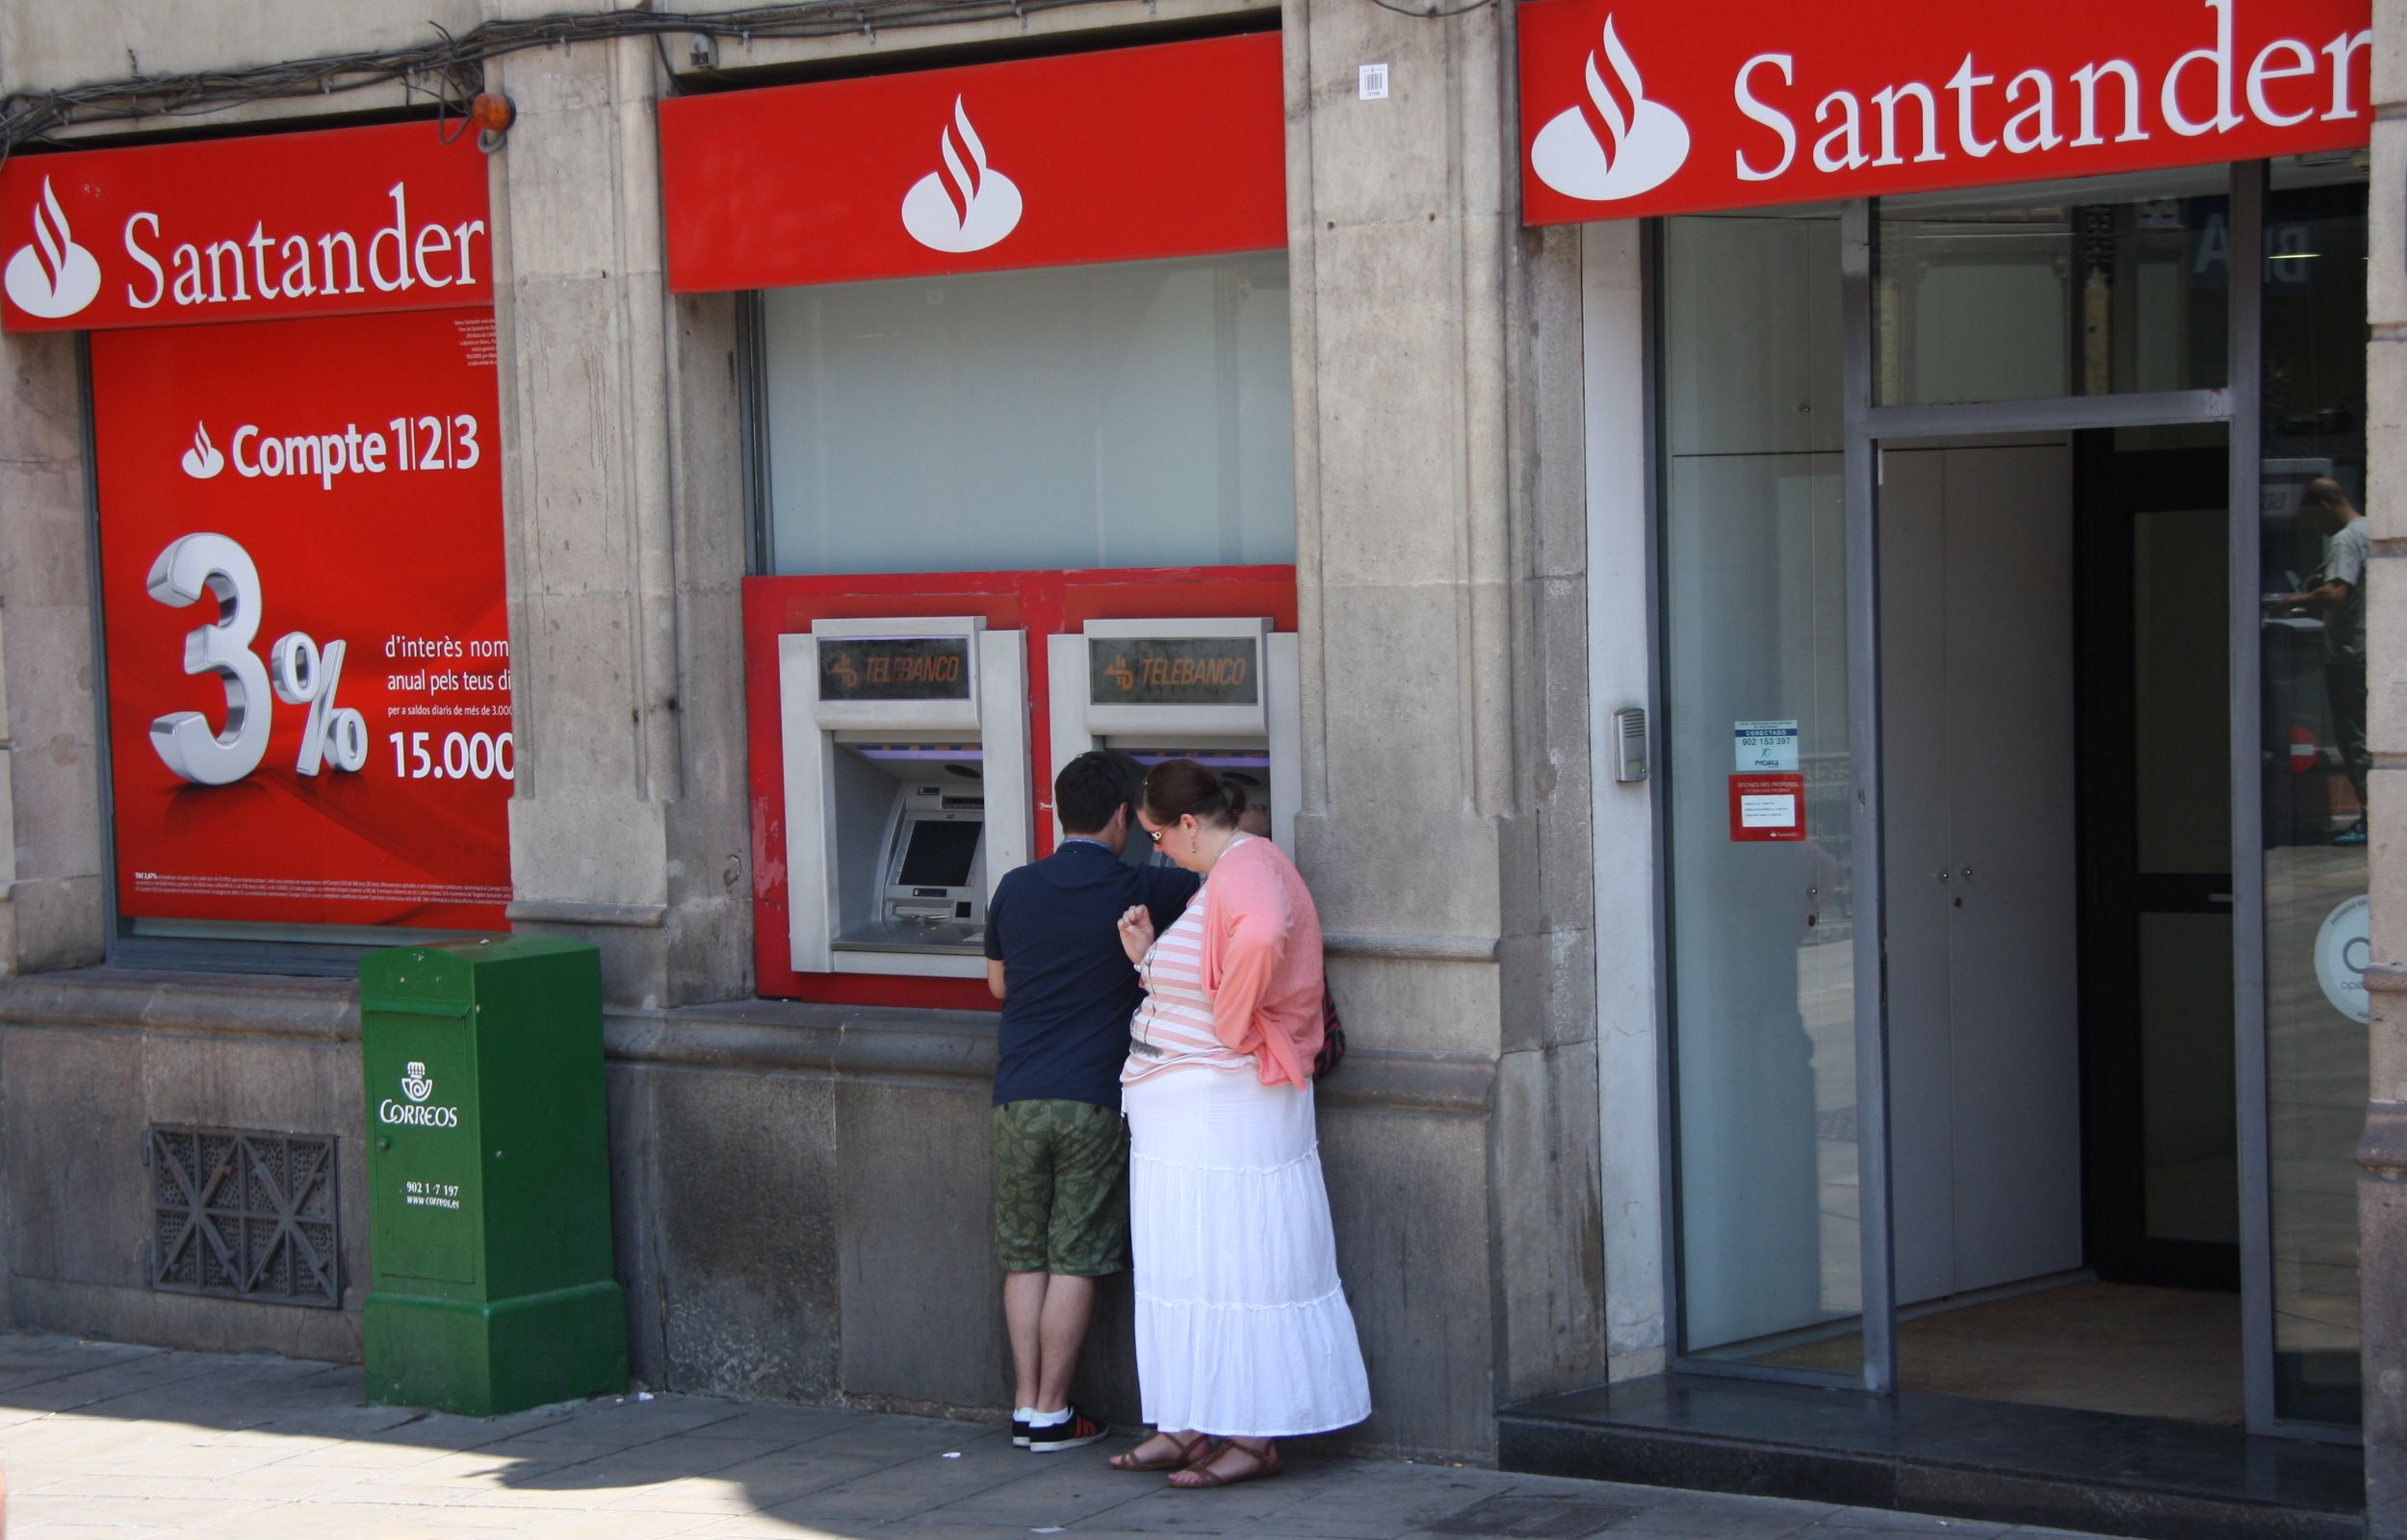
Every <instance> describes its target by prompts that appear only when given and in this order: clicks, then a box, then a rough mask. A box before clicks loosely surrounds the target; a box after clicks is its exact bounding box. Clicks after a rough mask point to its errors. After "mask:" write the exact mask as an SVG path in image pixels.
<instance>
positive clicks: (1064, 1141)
mask: <svg viewBox="0 0 2407 1540" xmlns="http://www.w3.org/2000/svg"><path fill="white" fill-rule="evenodd" d="M1140 780H1141V772H1140V771H1139V769H1138V767H1137V764H1136V762H1135V761H1134V760H1132V759H1130V758H1129V757H1127V756H1126V755H1123V754H1117V753H1113V752H1111V751H1108V750H1100V749H1099V750H1095V751H1092V752H1090V753H1087V754H1082V755H1079V756H1078V757H1076V758H1074V759H1073V760H1071V761H1070V762H1069V763H1068V764H1065V765H1063V766H1062V767H1061V773H1060V774H1059V775H1057V776H1055V777H1054V778H1053V816H1054V820H1055V825H1056V827H1057V828H1059V829H1060V831H1061V841H1060V843H1059V844H1058V845H1057V846H1056V847H1055V848H1054V850H1053V853H1052V854H1051V855H1049V856H1048V857H1046V858H1045V859H1044V860H1038V861H1033V862H1031V863H1029V864H1028V865H1025V866H1021V867H1017V868H1015V869H1014V870H1012V871H1010V872H1007V873H1005V874H1004V876H1003V879H1002V881H1001V883H1000V884H998V885H997V886H996V889H995V897H994V900H993V902H992V903H991V904H990V905H989V906H988V908H987V915H986V958H987V963H986V981H987V986H988V988H991V989H993V990H994V992H995V998H996V999H997V1000H1000V1001H1001V1002H1002V1003H1003V1010H1002V1015H1001V1018H1000V1020H999V1021H998V1022H997V1024H996V1035H997V1053H996V1069H995V1111H994V1125H995V1250H996V1257H997V1258H998V1259H999V1260H1000V1261H1001V1263H1002V1266H1003V1271H1004V1278H1003V1317H1004V1322H1005V1324H1006V1326H1007V1327H1008V1329H1009V1332H1010V1337H1011V1359H1012V1371H1013V1374H1014V1376H1015V1379H1016V1381H1017V1384H1016V1386H1015V1388H1014V1399H1013V1402H1012V1404H1013V1408H1014V1410H1013V1412H1012V1424H1011V1435H1012V1436H1011V1441H1012V1442H1013V1443H1014V1444H1017V1445H1019V1446H1020V1447H1022V1449H1026V1450H1031V1451H1033V1452H1036V1453H1045V1452H1048V1451H1051V1450H1067V1449H1075V1448H1077V1447H1078V1446H1079V1445H1082V1444H1092V1443H1094V1442H1095V1441H1096V1440H1097V1439H1099V1438H1101V1437H1102V1436H1103V1434H1104V1431H1105V1430H1104V1427H1103V1425H1102V1424H1100V1422H1098V1421H1096V1420H1095V1419H1094V1418H1091V1417H1089V1416H1087V1415H1086V1414H1085V1413H1083V1412H1080V1411H1079V1410H1078V1409H1077V1408H1075V1407H1074V1406H1073V1405H1071V1404H1070V1381H1071V1377H1072V1375H1073V1374H1074V1373H1075V1371H1076V1369H1077V1366H1078V1349H1079V1347H1080V1346H1081V1345H1082V1344H1083V1343H1084V1342H1085V1340H1086V1331H1087V1323H1088V1322H1089V1321H1090V1320H1092V1319H1093V1316H1094V1313H1095V1290H1096V1279H1097V1278H1099V1277H1102V1276H1105V1275H1108V1274H1110V1273H1114V1272H1118V1271H1120V1270H1122V1269H1123V1268H1125V1267H1126V1266H1127V1250H1128V1205H1127V1170H1128V1140H1127V1130H1126V1124H1125V1123H1123V1122H1122V1120H1121V1117H1120V1094H1121V1093H1120V1072H1121V1065H1122V1062H1123V1061H1124V1060H1125V1059H1126V1057H1127V1048H1128V1022H1129V1018H1130V1017H1131V1016H1132V1015H1133V1014H1135V1013H1136V1010H1137V1006H1138V1003H1139V1000H1140V999H1141V997H1142V991H1141V990H1140V988H1139V987H1138V983H1137V979H1136V976H1135V975H1134V974H1132V973H1131V972H1130V971H1129V969H1128V960H1127V959H1126V957H1125V956H1123V955H1122V952H1121V948H1120V944H1119V941H1118V939H1117V937H1116V934H1115V927H1116V926H1117V924H1118V922H1119V920H1120V918H1121V916H1122V915H1123V914H1124V913H1125V912H1126V911H1130V910H1134V911H1136V912H1138V913H1143V914H1148V915H1152V916H1158V917H1159V921H1160V923H1162V924H1164V925H1168V924H1170V923H1171V922H1172V921H1173V920H1174V919H1175V918H1176V917H1177V916H1178V913H1179V912H1180V911H1182V910H1183V909H1185V908H1186V906H1187V903H1188V900H1189V899H1190V898H1192V897H1193V896H1194V894H1195V892H1196V891H1197V889H1198V887H1199V886H1200V881H1201V880H1200V879H1199V878H1198V876H1197V875H1196V874H1195V873H1193V872H1191V871H1181V870H1179V869H1178V868H1177V867H1173V866H1152V865H1131V864H1129V863H1127V862H1125V861H1123V860H1121V853H1122V852H1123V850H1125V849H1126V846H1127V842H1128V839H1129V837H1130V834H1131V832H1132V829H1131V826H1132V824H1133V823H1134V821H1135V809H1134V807H1133V804H1134V802H1135V800H1136V797H1137V795H1138V792H1139V788H1140Z"/></svg>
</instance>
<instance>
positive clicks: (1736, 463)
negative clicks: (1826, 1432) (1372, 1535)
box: [1651, 163, 2365, 1439]
mask: <svg viewBox="0 0 2407 1540" xmlns="http://www.w3.org/2000/svg"><path fill="white" fill-rule="evenodd" d="M2362 208H2363V184H2362V180H2361V178H2360V177H2358V176H2357V173H2355V172H2354V171H2353V170H2352V169H2351V168H2349V167H2338V166H2323V165H2319V164H2318V165H2313V166H2309V165H2303V164H2300V165H2293V164H2287V163H2285V164H2277V165H2272V166H2239V167H2209V168H2200V169H2198V170H2195V171H2185V172H2179V173H2164V174H2151V175H2150V176H2147V177H2139V178H2134V177H2124V178H2112V179H2101V180H2099V181H2096V182H2088V183H2082V184H2063V185H2051V186H2044V187H2032V188H2028V189H2020V190H2014V191H2012V192H2006V193H2000V192H1995V191H1994V190H1993V191H1988V192H1980V193H1966V194H1960V195H1959V194H1950V193H1931V194H1915V195H1913V196H1910V197H1900V198H1894V199H1884V200H1881V201H1879V202H1876V203H1867V202H1850V203H1846V204H1841V205H1832V206H1822V207H1810V208H1795V209H1778V210H1763V211H1742V212H1735V213H1732V214H1729V215H1722V216H1693V217H1682V218H1673V219H1668V220H1666V221H1664V222H1663V223H1662V225H1661V226H1660V240H1659V244H1658V246H1657V248H1656V252H1655V257H1654V266H1653V268H1652V269H1651V270H1652V272H1653V274H1654V275H1655V277H1656V278H1657V280H1659V282H1660V287H1661V293H1662V295H1663V299H1662V305H1661V308H1660V311H1659V330H1658V334H1657V339H1656V351H1655V355H1654V356H1655V357H1656V358H1657V359H1658V360H1659V363H1658V370H1659V374H1658V378H1657V382H1656V398H1657V400H1658V401H1659V402H1660V403H1661V404H1660V409H1659V418H1658V426H1659V437H1658V441H1657V447H1658V451H1659V452H1658V459H1657V462H1656V463H1657V497H1658V500H1659V507H1660V509H1661V520H1660V523H1659V525H1658V530H1659V536H1660V540H1659V553H1660V562H1661V565H1660V570H1659V575H1658V584H1659V586H1658V589H1657V592H1658V595H1659V600H1660V612H1661V616H1662V623H1661V626H1662V660H1663V661H1662V674H1661V679H1662V702H1661V705H1662V734H1661V738H1660V740H1659V747H1658V749H1657V754H1656V767H1657V774H1658V776H1659V778H1661V780H1662V781H1663V782H1664V783H1665V786H1666V789H1665V792H1664V797H1663V802H1662V805H1661V806H1662V809H1663V821H1662V829H1663V836H1662V837H1663V860H1664V867H1663V871H1664V880H1665V888H1666V893H1667V897H1666V900H1665V909H1664V934H1665V936H1666V938H1667V946H1666V963H1667V970H1666V971H1667V975H1668V987H1667V989H1666V992H1665V1012H1666V1019H1667V1034H1668V1040H1669V1050H1670V1051H1669V1085H1668V1087H1667V1088H1666V1094H1665V1101H1664V1105H1665V1107H1666V1108H1667V1110H1668V1112H1669V1116H1670V1120H1671V1125H1672V1142H1671V1145H1670V1154H1671V1157H1672V1161H1673V1167H1672V1170H1671V1172H1670V1181H1669V1184H1668V1187H1667V1189H1666V1197H1667V1201H1668V1203H1669V1206H1670V1207H1671V1210H1672V1214H1673V1222H1672V1234H1671V1243H1672V1248H1671V1253H1670V1256H1669V1264H1670V1268H1671V1276H1672V1277H1673V1278H1675V1279H1676V1283H1677V1288H1676V1296H1675V1297H1672V1298H1670V1299H1669V1300H1668V1301H1667V1303H1668V1305H1669V1308H1670V1310H1671V1311H1672V1312H1673V1320H1672V1329H1673V1335H1674V1344H1673V1346H1674V1351H1675V1353H1676V1366H1677V1367H1678V1368H1679V1369H1681V1370H1683V1371H1694V1372H1698V1373H1711V1374H1716V1375H1721V1376H1725V1377H1739V1378H1755V1379H1762V1378H1777V1379H1783V1380H1789V1381H1793V1382H1805V1383H1812V1384H1821V1385H1828V1386H1853V1387H1858V1388H1861V1389H1863V1390H1867V1391H1871V1392H1875V1393H1890V1392H1896V1391H1899V1390H1915V1389H1942V1390H1949V1391H1954V1392H1955V1393H1957V1394H1963V1395H1968V1396H1974V1397H1979V1398H1981V1399H2021V1400H2029V1401H2035V1402H2039V1403H2041V1404H2046V1405H2054V1406H2068V1407H2074V1408H2091V1409H2111V1410H2124V1411H2138V1412H2144V1413H2147V1414H2150V1415H2156V1416H2160V1417H2164V1418H2170V1419H2183V1420H2187V1421H2188V1422H2190V1423H2191V1424H2193V1425H2194V1424H2197V1423H2202V1422H2204V1423H2224V1424H2228V1423H2232V1422H2235V1421H2239V1422H2241V1423H2243V1424H2244V1425H2245V1427H2246V1428H2247V1430H2248V1431H2249V1432H2251V1433H2271V1432H2282V1433H2294V1434H2298V1435H2300V1436H2306V1437H2327V1436H2328V1437H2338V1438H2342V1439H2345V1438H2346V1437H2348V1434H2347V1433H2346V1432H2345V1431H2342V1430H2337V1429H2331V1428H2329V1427H2328V1426H2326V1427H2316V1426H2312V1425H2308V1424H2316V1423H2321V1424H2335V1423H2343V1422H2345V1421H2346V1419H2347V1417H2348V1415H2349V1413H2350V1411H2351V1410H2352V1403H2351V1402H2350V1401H2349V1400H2348V1399H2347V1398H2348V1397H2349V1395H2350V1394H2351V1393H2352V1392H2353V1389H2354V1387H2353V1382H2352V1381H2351V1379H2350V1378H2349V1370H2350V1361H2349V1360H2348V1359H2347V1358H2346V1356H2345V1349H2346V1348H2347V1347H2350V1346H2351V1345H2353V1343H2354V1341H2355V1337H2356V1330H2355V1317H2354V1313H2353V1311H2354V1296H2353V1289H2354V1283H2355V1271H2354V1265H2355V1255H2354V1251H2353V1246H2352V1244H2351V1242H2352V1236H2351V1233H2350V1232H2349V1230H2348V1229H2347V1226H2346V1222H2345V1221H2346V1220H2347V1219H2348V1216H2349V1212H2350V1211H2349V1210H2348V1208H2347V1207H2346V1202H2345V1200H2346V1198H2347V1195H2348V1192H2349V1189H2348V1187H2347V1186H2346V1179H2347V1177H2348V1176H2349V1173H2350V1171H2351V1168H2350V1167H2349V1166H2348V1164H2347V1160H2348V1153H2349V1150H2350V1147H2351V1145H2350V1140H2351V1138H2353V1133H2352V1130H2351V1125H2350V1123H2349V1118H2350V1117H2355V1118H2357V1119H2358V1120H2359V1123H2360V1124H2361V1122H2362V1117H2363V1094H2362V1088H2363V1076H2362V1053H2363V1040H2364V1037H2363V1018H2362V1015H2361V1014H2358V1013H2360V1012H2361V1011H2362V1006H2361V1004H2360V1003H2359V1001H2360V999H2361V996H2362V989H2361V988H2360V989H2358V990H2356V991H2354V992H2353V993H2352V992H2351V990H2350V988H2349V985H2350V980H2349V979H2348V978H2346V977H2345V976H2343V975H2342V974H2341V973H2339V972H2337V971H2336V970H2335V969H2334V968H2333V967H2330V966H2323V965H2322V964H2317V966H2321V967H2322V971H2321V972H2316V970H2315V969H2314V968H2312V967H2310V966H2308V965H2307V960H2309V959H2311V958H2316V957H2321V956H2322V955H2323V953H2318V952H2316V950H2315V947H2316V944H2322V945H2323V947H2324V952H2328V953H2330V954H2332V955H2333V956H2341V955H2342V954H2343V951H2344V947H2345V945H2346V944H2348V941H2349V937H2350V936H2351V935H2353V934H2355V933H2352V932H2350V931H2349V929H2348V927H2349V926H2350V925H2352V924H2356V923H2359V921H2360V917H2361V915H2362V912H2363V910H2364V902H2363V899H2362V898H2361V897H2358V896H2355V895H2356V893H2357V892H2358V891H2360V890H2361V887H2362V883H2361V879H2362V872H2363V854H2362V852H2363V846H2362V843H2361V842H2362V840H2363V838H2364V834H2363V832H2362V831H2363V823H2362V817H2363V808H2364V795H2363V791H2362V788H2361V787H2360V786H2359V784H2358V782H2359V781H2360V780H2361V779H2362V759H2363V756H2362V753H2360V752H2359V751H2358V750H2357V749H2356V748H2355V747H2354V745H2355V744H2356V743H2358V741H2359V739H2358V738H2355V737H2352V736H2351V728H2350V724H2351V723H2354V722H2358V721H2361V720H2362V716H2361V712H2360V707H2359V706H2358V705H2357V704H2356V703H2357V702H2358V701H2361V700H2362V690H2361V689H2360V690H2359V692H2358V693H2357V694H2356V695H2355V696H2351V695H2349V693H2348V690H2347V689H2346V688H2345V686H2347V685H2348V684H2349V682H2350V680H2353V679H2354V678H2355V677H2356V676H2355V674H2354V673H2352V672H2351V666H2352V658H2353V655H2352V654H2351V653H2350V651H2349V649H2350V647H2351V646H2352V645H2358V644H2356V643H2354V642H2353V641H2352V638H2354V637H2356V636H2357V635H2358V634H2359V633H2358V632H2357V631H2356V630H2355V629H2352V627H2353V626H2354V622H2353V620H2352V619H2351V617H2350V614H2349V613H2348V612H2346V611H2344V610H2334V611H2333V612H2332V616H2331V618H2329V619H2328V620H2327V619H2326V618H2325V616H2324V615H2323V614H2322V612H2321V611H2316V610H2314V606H2313V605H2310V604H2307V603H2302V601H2301V599H2300V597H2299V596H2300V592H2301V591H2302V590H2305V589H2308V588H2313V587H2316V586H2317V585H2318V584H2319V583H2321V582H2322V579H2321V578H2316V574H2317V573H2318V572H2320V571H2322V570H2324V569H2326V568H2328V567H2330V566H2332V564H2333V561H2334V559H2335V558H2334V557H2333V556H2332V554H2331V552H2330V551H2329V550H2328V549H2327V547H2328V545H2329V543H2330V542H2331V541H2332V540H2333V539H2335V538H2336V537H2335V536H2334V535H2333V533H2332V528H2333V527H2334V526H2337V527H2342V528H2345V527H2346V526H2347V525H2346V521H2347V520H2348V519H2350V518H2354V517H2355V516H2356V514H2357V511H2358V509H2359V508H2360V507H2361V506H2362V502H2363V498H2362V489H2363V481H2364V477H2363V459H2364V454H2363V448H2362V439H2363V426H2364V422H2365V416H2364V409H2363V391H2362V371H2361V370H2358V371H2357V372H2355V373H2351V372H2349V370H2348V369H2347V368H2343V367H2342V366H2343V365H2345V364H2348V363H2349V360H2351V359H2353V358H2354V356H2355V354H2354V353H2352V352H2351V351H2350V347H2352V346H2357V347H2361V343H2362V338H2361V337H2359V336H2356V335H2354V334H2353V333H2351V332H2350V331H2349V328H2350V327H2358V326H2361V323H2362V318H2361V316H2359V315H2358V312H2356V311H2354V310H2352V309H2350V306H2351V305H2352V304H2354V303H2358V302H2360V301H2361V298H2362V289H2361V288H2358V287H2356V286H2355V285H2356V284H2357V282H2358V281H2359V280H2361V279H2362V276H2363V271H2362V269H2363V268H2364V262H2363V251H2364V242H2363V234H2362V232H2363V222H2362V212H2361V211H2362ZM2352 317H2355V318H2357V319H2355V320H2350V319H2349V318H2352ZM2343 321H2346V322H2347V324H2346V325H2345V326H2344V325H2343V324H2342V322H2343ZM2351 367H2353V366H2351ZM2352 392H2353V394H2352ZM2311 494H2312V496H2311ZM2311 611H2312V612H2311ZM1734 760H1735V762H1734ZM2352 841H2357V842H2358V843H2354V844H2352ZM2352 906H2353V907H2352ZM2311 933H2312V934H2311ZM2326 975H2331V976H2330V977H2326ZM2343 1070H2345V1071H2346V1073H2345V1074H2343V1073H2342V1071H2343ZM2143 1291H2145V1292H2143ZM2151 1365H2153V1366H2154V1367H2150V1366H2151ZM2160 1371H2161V1372H2160ZM2176 1371H2178V1372H2176ZM2143 1387H2144V1388H2145V1389H2144V1394H2143V1393H2142V1388H2143Z"/></svg>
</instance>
